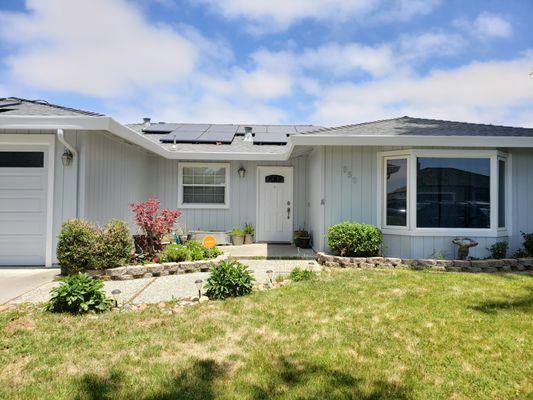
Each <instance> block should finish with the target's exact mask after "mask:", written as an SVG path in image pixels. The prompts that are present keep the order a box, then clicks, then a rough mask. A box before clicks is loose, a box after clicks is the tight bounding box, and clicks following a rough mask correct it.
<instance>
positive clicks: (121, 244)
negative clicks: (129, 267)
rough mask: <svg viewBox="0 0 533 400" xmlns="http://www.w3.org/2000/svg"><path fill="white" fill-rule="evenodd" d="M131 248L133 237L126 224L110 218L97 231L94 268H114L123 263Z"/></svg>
mask: <svg viewBox="0 0 533 400" xmlns="http://www.w3.org/2000/svg"><path fill="white" fill-rule="evenodd" d="M132 250H133V238H132V237H131V233H130V229H129V227H128V224H127V223H126V222H124V221H119V220H116V219H112V220H111V221H109V222H108V223H107V224H106V226H105V227H104V228H103V229H101V230H99V231H98V234H97V251H96V255H97V256H96V257H95V265H94V267H93V268H94V269H105V268H116V267H120V266H121V265H124V263H126V262H127V261H128V260H129V259H130V258H131V255H132V254H131V252H132Z"/></svg>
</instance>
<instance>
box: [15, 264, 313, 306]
mask: <svg viewBox="0 0 533 400" xmlns="http://www.w3.org/2000/svg"><path fill="white" fill-rule="evenodd" d="M242 262H243V263H244V264H246V265H248V266H249V267H250V269H251V270H252V272H253V274H254V275H255V278H256V281H257V282H258V283H264V282H267V281H268V276H267V274H266V271H267V270H269V269H270V270H272V271H274V277H275V276H277V275H287V274H289V273H290V272H291V270H292V269H293V268H295V267H299V268H313V269H314V270H319V269H320V266H319V265H318V264H317V263H316V262H315V261H309V260H243V261H242ZM208 276H209V273H208V272H195V273H192V274H182V275H169V276H161V277H158V278H146V279H133V280H130V281H106V282H105V285H104V289H105V291H106V293H107V294H108V295H109V296H111V291H112V290H114V289H119V290H120V291H121V293H120V295H119V296H118V300H119V301H120V302H131V303H134V304H141V303H159V302H162V301H169V300H172V299H173V298H174V299H177V298H180V297H189V296H196V295H198V292H197V289H196V286H195V284H194V281H195V280H197V279H201V280H203V281H204V282H205V281H206V280H207V277H208ZM57 285H59V282H49V283H46V284H44V285H42V286H39V287H38V288H37V289H35V290H32V291H30V292H28V293H25V294H23V295H22V296H20V297H17V298H16V299H13V300H12V301H10V302H9V304H16V303H41V302H45V301H47V300H48V298H49V293H50V290H51V289H52V288H53V287H55V286H57Z"/></svg>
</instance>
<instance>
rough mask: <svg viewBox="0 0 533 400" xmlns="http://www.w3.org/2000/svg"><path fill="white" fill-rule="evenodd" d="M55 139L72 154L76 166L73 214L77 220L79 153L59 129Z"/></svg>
mask: <svg viewBox="0 0 533 400" xmlns="http://www.w3.org/2000/svg"><path fill="white" fill-rule="evenodd" d="M57 139H58V140H59V141H60V142H61V143H62V144H63V146H65V147H66V149H67V150H68V151H70V152H71V153H72V158H73V161H74V164H75V166H76V171H75V177H76V190H75V196H76V213H75V217H76V218H78V190H79V184H78V182H79V179H78V169H79V165H80V164H79V162H78V157H79V153H78V150H76V149H75V148H74V146H72V145H71V144H70V143H69V142H67V139H65V132H64V131H63V129H61V128H59V129H58V130H57Z"/></svg>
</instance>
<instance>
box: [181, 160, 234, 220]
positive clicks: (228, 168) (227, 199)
mask: <svg viewBox="0 0 533 400" xmlns="http://www.w3.org/2000/svg"><path fill="white" fill-rule="evenodd" d="M183 167H211V168H224V169H225V174H226V178H225V182H224V204H203V203H196V204H192V203H183ZM230 176H231V164H230V163H207V162H180V163H178V208H186V209H197V210H202V209H211V210H213V209H228V208H229V207H230V181H231V179H230ZM221 186H222V185H221Z"/></svg>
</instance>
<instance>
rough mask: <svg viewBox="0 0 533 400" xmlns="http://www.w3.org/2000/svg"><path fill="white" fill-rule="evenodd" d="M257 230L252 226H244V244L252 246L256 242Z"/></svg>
mask: <svg viewBox="0 0 533 400" xmlns="http://www.w3.org/2000/svg"><path fill="white" fill-rule="evenodd" d="M254 233H255V229H254V227H253V225H252V224H244V244H252V243H253V242H254Z"/></svg>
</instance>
